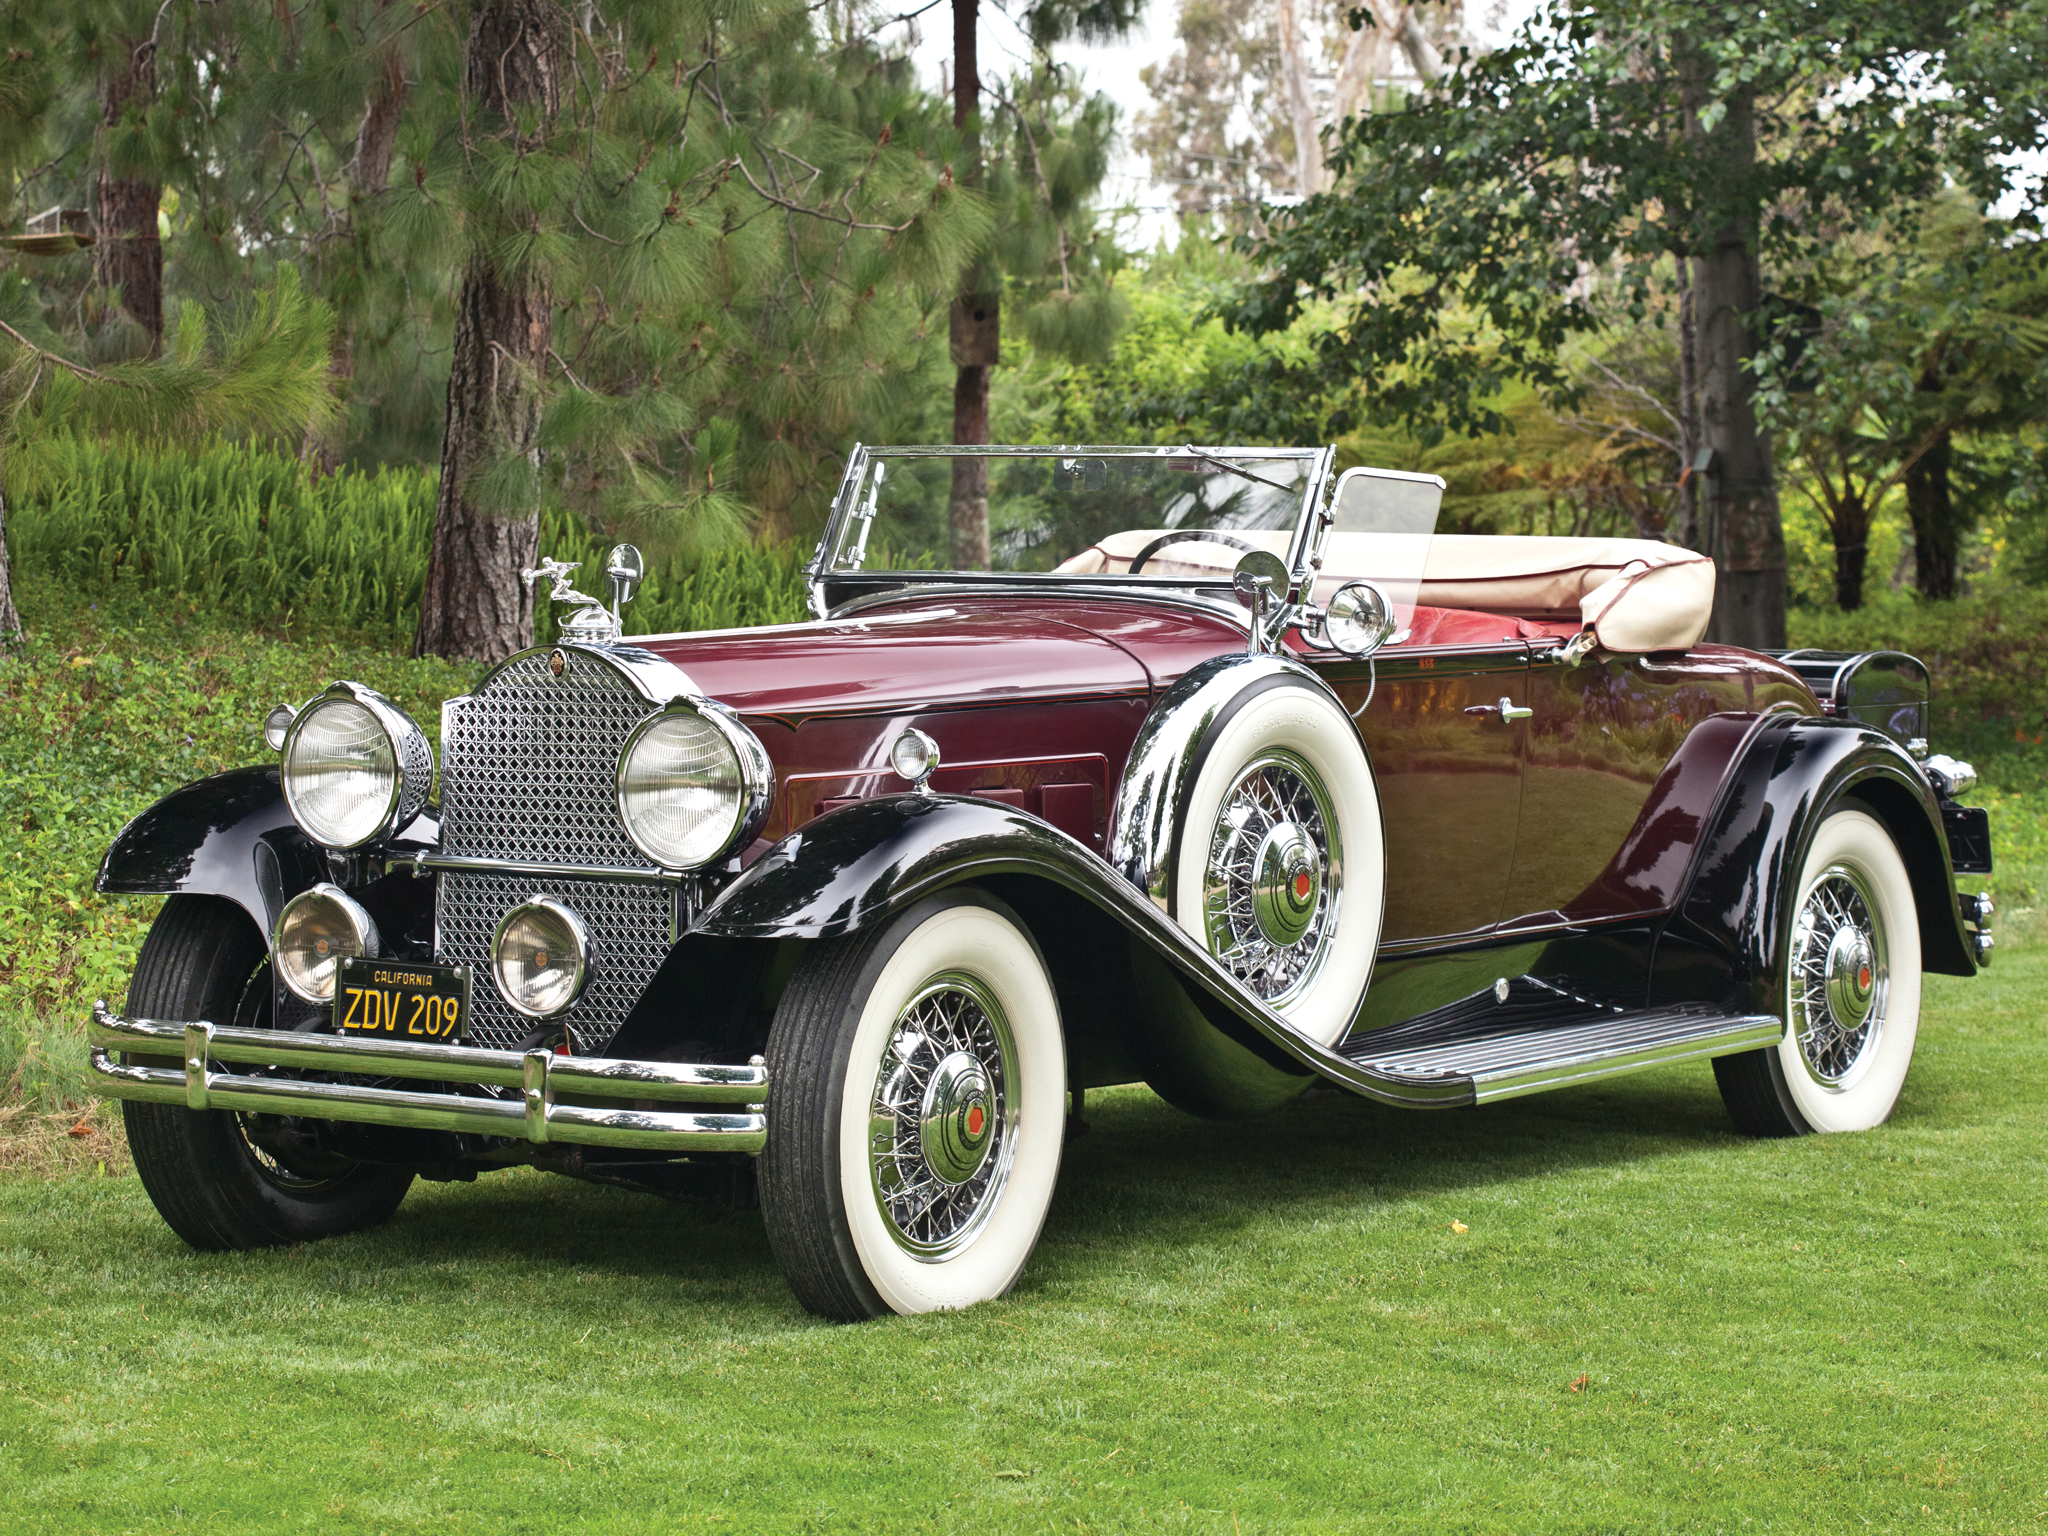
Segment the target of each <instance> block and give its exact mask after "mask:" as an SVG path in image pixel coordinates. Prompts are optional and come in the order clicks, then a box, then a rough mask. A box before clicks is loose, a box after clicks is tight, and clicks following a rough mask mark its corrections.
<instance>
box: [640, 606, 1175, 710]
mask: <svg viewBox="0 0 2048 1536" xmlns="http://www.w3.org/2000/svg"><path fill="white" fill-rule="evenodd" d="M631 643H633V644H636V645H641V646H645V647H646V648H647V649H648V650H650V651H653V652H654V653H655V654H657V655H659V656H661V657H663V658H664V659H666V660H668V661H671V662H673V663H674V664H675V665H677V666H678V667H681V668H682V669H683V671H685V672H687V673H688V674H689V675H690V678H691V680H692V681H693V682H695V683H696V685H697V687H698V688H699V689H700V690H701V691H702V692H704V693H705V694H707V695H709V696H710V697H711V698H714V699H718V700H720V701H721V702H723V703H725V704H728V705H730V706H731V707H732V708H734V709H737V710H739V711H740V712H741V713H742V714H749V715H765V716H771V717H781V718H784V719H791V718H792V717H796V718H809V717H814V716H817V715H821V714H834V715H843V714H880V713H887V712H890V711H896V710H909V709H916V710H928V709H932V708H935V707H941V708H942V707H944V706H945V705H947V704H953V703H958V704H980V705H987V704H1002V703H1011V702H1019V703H1021V702H1026V701H1029V700H1035V699H1052V698H1061V699H1073V698H1084V697H1089V696H1094V697H1101V696H1104V695H1118V694H1123V695H1128V694H1144V693H1146V692H1148V691H1149V690H1150V688H1151V685H1152V678H1151V676H1150V674H1148V672H1147V670H1146V668H1145V666H1144V665H1143V664H1141V663H1140V661H1139V660H1138V658H1137V657H1136V656H1135V655H1133V654H1132V652H1131V651H1129V650H1127V649H1125V648H1124V647H1123V646H1121V645H1119V644H1116V643H1115V642H1114V641H1111V640H1108V639H1105V638H1103V637H1102V636H1101V635H1098V634H1095V633H1092V632H1091V630H1090V629H1088V628H1086V627H1083V626H1082V625H1079V624H1075V623H1071V622H1066V621H1064V620H1063V619H1061V618H1059V617H1054V616H1053V615H1051V614H1050V613H1048V612H1047V611H1045V609H1043V608H1038V609H1036V610H1035V611H1034V609H1033V608H1031V607H1027V606H1024V605H1018V606H1014V607H1013V606H1010V605H1007V604H1005V605H1003V606H1002V607H1000V608H998V607H994V606H991V605H987V604H983V603H976V604H975V606H974V607H973V608H971V609H960V608H953V607H947V606H919V607H917V608H915V609H911V610H910V611H895V612H885V613H876V614H863V615H861V616H859V617H857V618H850V619H842V620H837V621H832V622H827V623H821V624H787V625H779V626H775V627H771V628H765V629H742V630H724V631H714V632H710V633H704V634H693V635H672V636H650V637H648V638H645V639H635V640H634V641H632V642H631ZM792 723H794V722H793V720H792Z"/></svg>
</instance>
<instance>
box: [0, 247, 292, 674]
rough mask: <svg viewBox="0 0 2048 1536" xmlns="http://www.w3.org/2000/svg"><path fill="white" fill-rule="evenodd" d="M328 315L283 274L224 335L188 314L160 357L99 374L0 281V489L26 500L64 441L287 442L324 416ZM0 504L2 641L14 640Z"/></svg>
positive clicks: (12, 280)
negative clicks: (234, 437) (98, 437)
mask: <svg viewBox="0 0 2048 1536" xmlns="http://www.w3.org/2000/svg"><path fill="white" fill-rule="evenodd" d="M332 337H333V316H332V314H331V313H329V311H328V310H327V308H326V306H325V305H323V304H321V303H319V302H318V301H317V300H315V299H313V298H312V297H310V296H309V295H307V294H306V293H305V292H304V290H303V289H302V288H301V287H300V285H299V281H298V275H297V273H296V272H294V271H293V270H291V269H290V268H286V269H284V270H283V271H282V272H280V273H279V275H278V281H277V284H276V286H275V287H273V288H270V289H267V290H264V291H262V292H259V293H257V294H256V295H254V296H253V298H251V299H250V300H248V301H246V302H245V303H244V304H243V305H242V306H241V307H240V308H239V309H238V310H237V311H236V312H235V313H233V314H232V315H230V316H229V318H228V321H227V323H226V324H225V325H224V326H217V325H215V324H213V323H211V322H209V320H208V318H207V317H206V315H205V314H204V313H202V312H201V311H200V309H199V308H198V307H197V306H196V305H187V306H186V307H185V308H184V309H183V311H182V312H181V314H180V316H179V324H178V329H177V331H176V333H175V335H174V337H173V340H172V345H171V347H170V350H169V352H168V353H167V354H166V355H163V356H161V357H160V358H158V359H155V360H152V361H148V362H128V363H112V364H106V365H103V366H100V367H93V366H91V365H89V364H86V363H82V362H79V361H78V360H77V359H75V358H72V357H69V356H67V355H66V354H65V351H64V350H63V347H62V344H61V342H59V340H58V338H57V337H56V336H54V335H53V334H52V333H51V332H50V331H49V329H48V327H47V326H46V325H44V323H43V320H42V316H41V312H40V306H39V304H38V303H37V300H36V295H35V293H34V290H33V288H32V286H31V285H30V284H28V283H26V282H24V281H22V280H21V279H20V278H19V276H10V277H9V278H7V279H6V280H4V281H0V487H5V489H6V490H7V491H9V492H11V493H12V494H14V495H15V496H17V497H19V496H22V495H24V494H33V493H34V491H35V490H36V489H37V488H38V487H39V486H40V485H41V484H42V483H43V481H44V480H46V479H47V477H48V475H49V474H50V472H51V469H52V467H53V463H54V460H53V459H52V456H51V449H52V446H53V443H54V440H55V439H56V438H57V437H58V436H59V435H60V434H61V433H65V432H103V433H120V434H125V435H127V436H130V437H134V438H138V439H141V440H144V441H153V442H191V441H193V440H194V439H200V438H206V437H210V436H213V435H215V434H219V433H251V434H257V435H282V436H287V437H291V438H294V439H296V437H297V435H298V434H299V433H301V432H303V431H304V430H305V426H306V423H307V422H309V421H319V420H321V419H322V418H324V417H325V416H326V415H328V414H329V413H330V412H331V410H332V409H333V396H332V393H331V391H330V390H329V387H328V379H327V358H328V350H329V348H330V346H331V345H332ZM4 518H5V504H4V502H0V641H12V640H14V639H16V638H18V637H19V635H20V633H21V618H20V615H19V614H18V613H17V612H16V610H15V607H14V600H13V592H12V587H11V581H10V572H9V569H8V561H7V553H6V544H5V540H4V533H5V523H4Z"/></svg>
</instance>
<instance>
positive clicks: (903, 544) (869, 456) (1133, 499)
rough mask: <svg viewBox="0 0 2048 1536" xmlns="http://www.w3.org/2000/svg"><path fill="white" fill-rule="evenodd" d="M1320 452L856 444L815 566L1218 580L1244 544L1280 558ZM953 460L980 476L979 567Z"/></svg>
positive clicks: (1316, 473)
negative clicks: (959, 543)
mask: <svg viewBox="0 0 2048 1536" xmlns="http://www.w3.org/2000/svg"><path fill="white" fill-rule="evenodd" d="M1324 461H1325V452H1324V450H1321V449H1313V448H1294V449H1287V448H1273V449H1254V450H1245V449H1211V448H1197V447H1183V448H1159V449H1153V448H1138V449H1133V448H1035V449H1034V448H990V449H987V450H985V451H982V452H976V453H963V452H961V451H960V450H958V449H917V448H869V449H857V450H856V451H855V453H854V458H853V462H852V463H851V464H849V465H848V466H847V478H846V481H845V482H844V483H843V484H842V486H841V488H840V493H839V499H838V501H837V503H836V504H835V505H834V508H833V516H832V521H831V524H830V525H829V526H828V528H827V530H826V551H825V552H826V558H825V560H824V561H823V570H824V572H826V573H831V572H850V571H868V572H877V571H962V570H991V571H1018V572H1043V573H1047V574H1052V575H1064V576H1096V577H1102V576H1111V577H1129V576H1137V577H1155V578H1164V579H1167V580H1178V581H1181V582H1187V581H1190V580H1199V581H1219V582H1227V581H1228V580H1229V579H1230V572H1231V569H1232V567H1233V566H1235V565H1236V563H1237V561H1238V559H1239V558H1240V556H1241V555H1242V554H1243V552H1244V551H1246V550H1251V549H1263V550H1267V551H1270V552H1271V553H1273V554H1275V555H1278V556H1279V557H1280V558H1281V559H1282V560H1289V559H1290V556H1291V555H1292V554H1293V550H1294V542H1295V537H1296V531H1297V529H1298V528H1299V527H1300V525H1301V522H1302V514H1303V511H1304V509H1305V508H1306V506H1307V505H1308V500H1309V496H1310V493H1311V492H1312V491H1314V490H1316V489H1317V488H1318V483H1319V482H1320V480H1321V475H1322V469H1323V464H1324ZM956 466H959V467H961V468H962V469H963V470H965V476H964V478H970V479H971V477H972V476H973V475H974V472H975V469H976V468H980V469H982V470H983V471H984V472H985V474H986V477H987V486H988V528H989V550H988V560H987V563H986V565H983V564H982V563H981V562H980V561H979V560H978V559H975V558H973V557H972V555H971V554H970V553H968V552H965V551H962V552H959V553H957V554H956V551H955V550H954V548H953V547H952V540H951V533H950V526H951V520H950V518H949V516H948V509H949V506H950V504H951V501H952V497H953V488H954V483H955V469H956Z"/></svg>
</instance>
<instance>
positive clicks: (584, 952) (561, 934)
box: [491, 894, 590, 1019]
mask: <svg viewBox="0 0 2048 1536" xmlns="http://www.w3.org/2000/svg"><path fill="white" fill-rule="evenodd" d="M491 975H492V977H493V979H495V980H496V981H497V983H498V995H499V996H500V997H502V998H504V999H505V1001H506V1002H508V1003H510V1004H511V1005H512V1006H513V1007H514V1008H516V1009H517V1010H518V1011H519V1012H521V1013H523V1014H525V1015H526V1016H527V1017H528V1018H530V1019H545V1018H550V1017H552V1016H553V1015H555V1014H558V1013H561V1012H563V1011H564V1010H565V1009H568V1008H571V1007H573V1006H574V1005H575V1002H576V999H577V998H579V997H581V996H582V995H583V988H584V987H585V986H586V985H587V984H588V983H589V981H590V933H589V930H587V929H586V928H585V927H584V926H583V919H582V918H580V917H578V916H577V915H576V914H575V913H574V912H571V911H570V910H569V909H568V908H567V907H565V906H563V905H562V904H561V903H560V902H559V901H556V900H555V899H554V897H552V896H543V895H538V894H536V895H535V896H534V898H533V899H532V900H531V901H529V902H527V903H526V904H525V905H524V906H518V907H514V908H513V909H512V910H511V911H510V912H507V913H506V914H505V916H504V917H503V918H502V919H501V920H500V921H499V923H498V931H497V933H496V934H494V935H493V936H492V938H491Z"/></svg>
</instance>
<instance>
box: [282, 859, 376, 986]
mask: <svg viewBox="0 0 2048 1536" xmlns="http://www.w3.org/2000/svg"><path fill="white" fill-rule="evenodd" d="M382 943H383V941H382V940H381V939H380V938H379V937H378V935H377V923H376V920H375V919H374V918H372V917H371V916H370V914H369V913H367V912H365V911H364V910H363V909H362V907H361V906H360V905H359V904H357V903H356V902H355V901H353V900H351V899H350V898H349V897H348V896H347V895H346V894H345V893H344V892H343V891H342V889H341V888H340V887H339V886H335V885H329V884H327V883H326V882H325V881H322V882H321V883H320V884H318V885H316V886H314V887H313V888H312V889H311V890H307V891H301V892H300V893H299V894H298V895H296V896H294V897H293V898H292V899H291V900H290V901H288V902H286V903H285V904H284V910H283V911H282V912H280V913H278V915H277V936H276V942H275V944H274V945H273V946H272V949H271V964H273V965H275V966H276V967H277V974H278V979H279V980H281V981H282V982H283V983H284V984H285V988H286V990H288V991H289V992H290V993H291V994H292V996H293V997H296V998H298V999H300V1000H301V1001H303V1002H308V1003H331V1002H333V1001H334V980H335V977H336V976H337V975H339V974H340V971H341V962H342V961H344V960H357V959H362V960H374V959H375V958H376V957H377V954H378V952H379V950H380V949H381V948H382Z"/></svg>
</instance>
